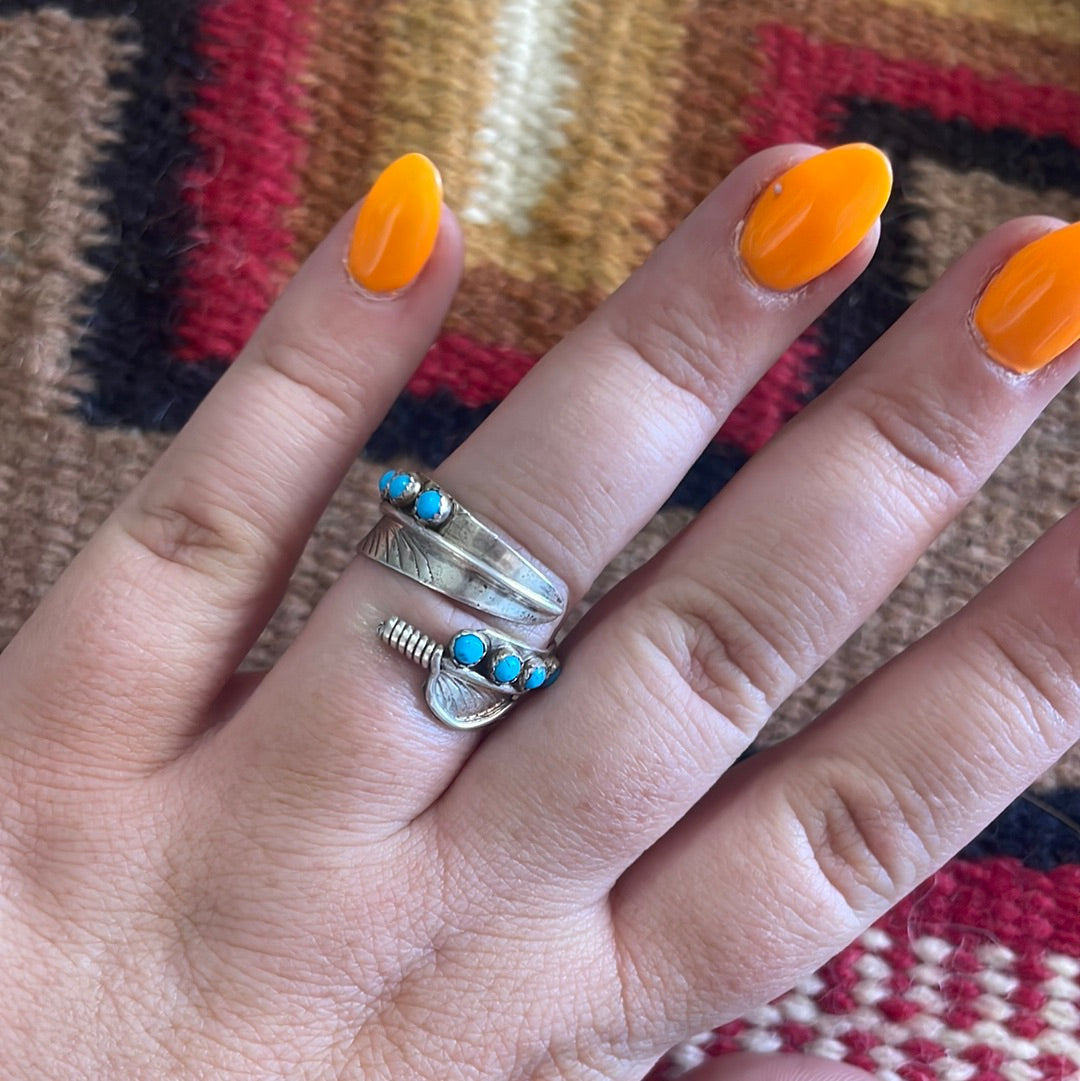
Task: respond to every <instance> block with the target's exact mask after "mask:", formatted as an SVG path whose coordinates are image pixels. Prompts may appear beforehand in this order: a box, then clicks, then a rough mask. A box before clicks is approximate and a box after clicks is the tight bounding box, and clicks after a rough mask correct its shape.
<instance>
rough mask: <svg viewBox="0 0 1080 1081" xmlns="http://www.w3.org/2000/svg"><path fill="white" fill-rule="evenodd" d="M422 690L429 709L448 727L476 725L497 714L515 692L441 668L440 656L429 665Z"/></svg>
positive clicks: (503, 709) (496, 716) (472, 726)
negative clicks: (486, 685) (495, 687)
mask: <svg viewBox="0 0 1080 1081" xmlns="http://www.w3.org/2000/svg"><path fill="white" fill-rule="evenodd" d="M424 694H425V696H426V698H427V703H428V706H429V708H430V709H431V712H432V713H434V714H435V716H436V717H437V718H438V719H439V720H440V721H442V722H443V724H448V725H450V727H451V728H480V727H481V726H483V725H485V724H491V722H492V721H494V720H497V719H498V718H499V717H501V716H502V715H503V714H504V713H505V712H506V711H507V710H508V709H509V708H510V707H511V706H512V705H513V704H514V702H515V700H516V696H514V695H508V694H506V692H505V691H497V690H494V689H493V688H488V687H484V686H481V685H480V684H478V683H475V682H472V681H470V680H465V679H462V678H461V677H460V676H458V675H456V674H455V673H454V672H453V671H451V670H450V669H449V668H443V666H442V657H440V658H439V659H438V661H437V662H436V663H435V664H434V665H433V666H432V670H431V675H430V676H429V677H428V681H427V686H426V687H425V688H424Z"/></svg>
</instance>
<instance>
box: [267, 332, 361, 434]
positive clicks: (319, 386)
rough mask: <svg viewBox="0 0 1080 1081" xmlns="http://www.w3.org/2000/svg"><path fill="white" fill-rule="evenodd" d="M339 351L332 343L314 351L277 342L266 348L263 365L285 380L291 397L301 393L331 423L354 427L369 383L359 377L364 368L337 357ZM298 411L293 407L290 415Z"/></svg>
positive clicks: (297, 344) (304, 346) (286, 341)
mask: <svg viewBox="0 0 1080 1081" xmlns="http://www.w3.org/2000/svg"><path fill="white" fill-rule="evenodd" d="M339 352H340V349H339V347H337V346H335V345H333V344H325V345H322V346H321V347H319V348H313V347H310V346H308V345H305V344H301V343H299V342H295V341H288V340H285V339H275V340H274V341H272V342H269V343H268V344H267V345H266V346H265V347H264V348H263V351H262V362H263V364H264V366H265V367H266V369H267V370H268V371H269V372H270V373H271V374H272V375H273V376H275V377H277V378H279V379H281V380H283V383H284V389H285V392H286V393H287V394H288V395H289V397H290V398H292V397H295V395H296V394H298V393H299V394H301V395H303V396H304V397H305V398H306V399H307V400H308V403H309V404H310V405H312V406H313V407H314V408H315V409H316V410H317V411H318V412H319V413H320V414H329V420H330V421H331V422H332V423H335V424H337V425H339V426H340V425H341V424H342V423H348V424H350V425H351V424H354V423H355V420H356V417H357V416H358V415H359V414H360V413H361V412H362V407H363V404H364V389H363V388H364V386H365V385H366V384H367V380H365V379H363V378H357V377H356V374H355V372H354V370H355V369H357V368H358V367H361V366H359V365H357V364H356V363H355V360H350V359H348V358H344V357H338V354H339ZM361 374H362V373H361ZM295 411H296V407H295V404H290V412H295Z"/></svg>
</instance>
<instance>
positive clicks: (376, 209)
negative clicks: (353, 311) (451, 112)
mask: <svg viewBox="0 0 1080 1081" xmlns="http://www.w3.org/2000/svg"><path fill="white" fill-rule="evenodd" d="M441 213H442V177H440V176H439V170H438V169H436V168H435V166H434V164H433V163H432V162H431V161H430V160H429V159H428V158H426V157H424V155H423V154H406V155H405V156H404V157H402V158H398V159H397V161H395V162H392V163H391V164H390V165H388V166H387V167H386V168H385V169H384V170H383V171H382V172H381V173H380V174H379V178H378V179H377V180H376V181H375V183H374V185H373V186H372V188H371V191H369V192H368V196H367V198H366V199H365V200H364V203H363V205H362V206H361V207H360V212H359V214H357V216H356V225H355V226H354V227H353V234H352V242H351V243H350V245H349V256H348V259H347V261H346V265H347V266H348V268H349V273H350V274H351V275H352V277H353V279H354V280H355V281H356V282H357V283H358V284H359V285H361V286H363V287H364V288H365V289H370V290H371V292H373V293H392V292H394V291H395V290H397V289H403V288H404V287H405V286H406V285H408V284H409V282H411V281H412V280H413V279H414V278H415V277H416V276H417V274H419V273H420V271H421V270H423V269H424V264H425V263H426V262H427V261H428V259H429V258H430V257H431V252H432V250H433V249H434V247H435V238H436V237H437V236H438V233H439V217H440V215H441Z"/></svg>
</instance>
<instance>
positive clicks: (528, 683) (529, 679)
mask: <svg viewBox="0 0 1080 1081" xmlns="http://www.w3.org/2000/svg"><path fill="white" fill-rule="evenodd" d="M545 679H547V669H546V668H545V667H544V666H543V665H542V664H538V665H537V666H536V667H535V668H534V669H533V670H532V671H531V672H530V673H529V674H528V675H527V676H526V677H525V690H527V691H535V690H536V688H537V687H542V686H543V685H544V680H545Z"/></svg>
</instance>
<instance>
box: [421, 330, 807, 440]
mask: <svg viewBox="0 0 1080 1081" xmlns="http://www.w3.org/2000/svg"><path fill="white" fill-rule="evenodd" d="M818 353H819V349H818V344H817V342H816V341H815V339H814V336H813V333H812V332H810V333H808V334H806V335H804V336H803V337H802V338H800V339H799V340H798V341H797V342H795V344H794V345H792V346H791V348H790V349H788V351H787V352H786V353H785V354H784V355H783V356H782V357H781V358H780V360H778V361H777V362H776V364H775V365H773V367H772V368H771V369H770V370H769V372H768V373H767V374H766V375H765V376H764V377H763V378H762V379H761V381H760V382H759V383H758V384H757V386H755V387H754V389H753V390H752V391H751V392H750V393H749V394H748V395H747V396H746V397H745V398H744V399H743V400H742V401H741V402H740V403H739V405H738V407H737V408H736V409H735V411H734V412H733V413H732V414H731V416H730V417H729V418H728V421H727V423H726V424H725V425H724V426H723V428H722V429H721V430H720V434H719V436H718V437H717V438H718V439H719V440H720V441H721V442H724V443H727V444H729V445H733V446H735V447H737V448H738V449H739V450H742V451H744V452H745V453H746V454H753V453H754V452H755V451H757V450H760V449H761V447H762V446H764V445H765V443H767V442H768V441H769V439H771V438H772V436H773V435H774V434H775V433H776V432H777V430H778V429H779V428H781V427H782V426H783V424H784V422H785V421H787V420H789V419H790V418H791V417H792V416H794V415H795V413H797V412H798V411H799V408H800V406H801V404H802V402H804V401H805V400H806V397H807V396H808V395H809V394H810V392H811V388H810V384H809V380H808V379H807V376H806V373H807V372H808V371H810V370H811V369H812V367H813V364H814V360H815V358H816V357H817V356H818ZM538 359H539V357H536V356H534V355H532V354H530V353H523V352H521V351H520V350H518V349H513V348H511V347H510V346H506V345H485V344H482V343H480V342H477V341H474V340H473V339H472V338H468V337H466V336H465V335H462V334H445V335H443V336H442V337H441V338H439V340H438V341H437V342H436V343H435V344H434V345H433V346H432V347H431V349H430V350H428V353H427V356H425V357H424V360H423V362H422V363H421V365H420V367H419V368H418V369H417V370H416V373H415V374H414V375H413V377H412V379H411V380H410V381H409V387H408V389H409V391H410V393H412V394H415V395H416V396H417V397H418V398H429V397H431V396H432V395H434V394H438V393H440V392H442V393H447V392H448V393H450V394H452V395H453V397H454V399H455V400H456V401H458V402H460V403H461V404H462V405H466V406H469V407H470V408H476V407H479V406H484V405H492V404H494V403H496V402H500V401H502V399H503V398H505V397H506V395H507V394H509V393H510V391H511V390H513V389H514V387H515V386H516V385H517V384H518V382H519V381H520V380H521V379H522V377H523V376H524V375H525V373H526V372H527V371H528V370H529V369H530V368H531V367H532V366H533V365H534V364H535V363H536V362H537V360H538Z"/></svg>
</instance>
